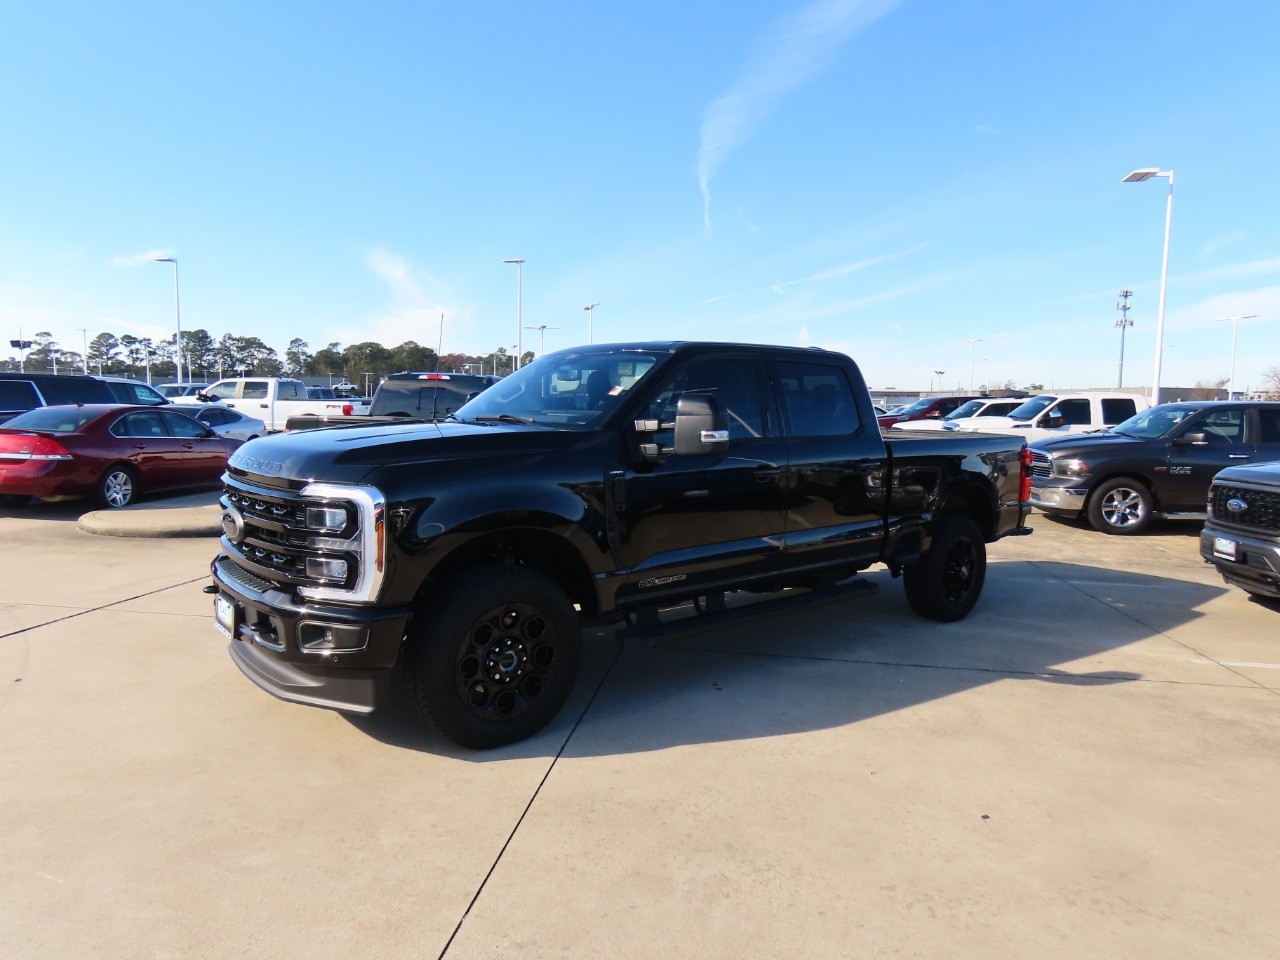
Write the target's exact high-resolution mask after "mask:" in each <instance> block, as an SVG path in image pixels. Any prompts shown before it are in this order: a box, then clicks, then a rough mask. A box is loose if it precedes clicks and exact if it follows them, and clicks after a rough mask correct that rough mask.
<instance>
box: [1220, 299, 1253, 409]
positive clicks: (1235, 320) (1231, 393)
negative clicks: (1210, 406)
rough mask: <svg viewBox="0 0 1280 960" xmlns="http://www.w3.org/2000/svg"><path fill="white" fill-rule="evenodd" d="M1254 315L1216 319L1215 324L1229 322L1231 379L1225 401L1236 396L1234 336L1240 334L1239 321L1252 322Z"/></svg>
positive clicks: (1247, 314) (1228, 382)
mask: <svg viewBox="0 0 1280 960" xmlns="http://www.w3.org/2000/svg"><path fill="white" fill-rule="evenodd" d="M1256 316H1257V314H1256V313H1246V314H1245V315H1244V316H1243V317H1218V319H1217V322H1218V323H1223V322H1225V321H1227V320H1230V321H1231V379H1230V380H1228V381H1227V399H1228V400H1234V399H1235V394H1236V334H1237V333H1239V332H1240V321H1241V320H1252V319H1253V318H1254V317H1256Z"/></svg>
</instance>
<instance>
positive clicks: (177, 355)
mask: <svg viewBox="0 0 1280 960" xmlns="http://www.w3.org/2000/svg"><path fill="white" fill-rule="evenodd" d="M155 261H156V263H172V264H173V315H174V318H175V319H176V320H177V323H178V339H176V340H174V341H173V363H174V366H175V367H177V373H178V383H179V385H181V383H182V300H181V298H180V297H179V296H178V260H177V258H176V257H156V258H155ZM147 373H148V375H150V373H151V370H150V368H149V367H148V369H147ZM148 382H150V381H149V380H148Z"/></svg>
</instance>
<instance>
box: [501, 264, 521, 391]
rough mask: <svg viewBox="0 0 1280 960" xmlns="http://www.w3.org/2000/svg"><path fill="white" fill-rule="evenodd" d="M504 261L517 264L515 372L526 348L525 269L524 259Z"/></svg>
mask: <svg viewBox="0 0 1280 960" xmlns="http://www.w3.org/2000/svg"><path fill="white" fill-rule="evenodd" d="M502 262H503V263H514V264H515V265H516V359H515V362H514V363H513V365H512V367H511V372H512V373H515V372H516V371H517V370H519V369H520V354H521V352H522V351H523V350H524V320H523V319H522V318H521V314H520V307H521V303H520V301H521V299H522V296H521V288H520V275H521V271H523V270H524V261H523V260H521V259H519V258H516V259H512V260H503V261H502Z"/></svg>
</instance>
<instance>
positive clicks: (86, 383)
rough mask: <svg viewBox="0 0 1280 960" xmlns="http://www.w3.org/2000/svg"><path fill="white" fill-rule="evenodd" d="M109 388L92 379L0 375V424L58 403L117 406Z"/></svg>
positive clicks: (50, 375)
mask: <svg viewBox="0 0 1280 960" xmlns="http://www.w3.org/2000/svg"><path fill="white" fill-rule="evenodd" d="M117 402H118V401H117V400H116V398H115V397H114V396H112V394H111V390H110V388H109V387H108V386H107V385H106V384H105V383H103V382H102V381H101V380H97V379H95V378H93V377H82V376H75V375H68V376H57V375H56V374H50V373H0V423H4V422H6V421H8V420H11V419H13V418H14V417H16V416H17V415H18V414H20V413H26V412H27V411H28V410H34V409H35V408H36V407H52V406H54V405H56V404H61V403H117Z"/></svg>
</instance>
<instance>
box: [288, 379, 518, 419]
mask: <svg viewBox="0 0 1280 960" xmlns="http://www.w3.org/2000/svg"><path fill="white" fill-rule="evenodd" d="M497 381H498V378H497V377H490V376H487V375H480V374H470V373H393V374H392V375H391V376H389V377H387V379H385V380H383V381H382V383H380V384H378V389H377V390H376V391H375V392H374V394H373V402H372V403H370V404H369V412H368V413H367V414H355V415H346V416H343V415H340V414H326V415H323V416H312V415H310V414H302V415H299V416H295V417H290V418H289V420H288V422H287V423H286V424H285V430H288V431H293V430H315V429H318V428H320V427H368V426H372V425H374V424H377V423H404V422H405V421H406V420H443V419H444V418H445V417H447V416H449V415H450V414H451V413H453V412H454V411H455V410H457V409H458V408H459V407H460V406H462V405H463V404H464V403H466V402H467V401H468V400H470V399H472V398H473V397H476V396H478V395H479V394H480V393H481V392H482V391H484V390H486V389H487V388H488V387H490V386H492V385H493V384H494V383H497Z"/></svg>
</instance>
